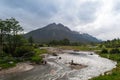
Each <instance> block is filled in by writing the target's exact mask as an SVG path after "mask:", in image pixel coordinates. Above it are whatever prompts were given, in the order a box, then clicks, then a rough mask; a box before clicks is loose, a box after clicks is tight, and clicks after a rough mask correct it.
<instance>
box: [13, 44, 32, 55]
mask: <svg viewBox="0 0 120 80" xmlns="http://www.w3.org/2000/svg"><path fill="white" fill-rule="evenodd" d="M33 49H34V48H33V47H31V46H21V47H18V48H16V50H15V54H14V56H15V57H23V56H26V57H29V56H33V55H34V52H33Z"/></svg>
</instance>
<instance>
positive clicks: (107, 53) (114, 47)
mask: <svg viewBox="0 0 120 80" xmlns="http://www.w3.org/2000/svg"><path fill="white" fill-rule="evenodd" d="M101 45H104V49H102V50H101V52H99V55H100V56H102V57H105V58H108V59H111V60H114V61H116V62H117V65H116V68H114V69H113V70H112V71H110V72H108V73H109V74H105V75H100V76H98V77H95V78H92V79H91V80H120V40H119V39H114V40H112V41H106V42H104V43H102V44H101Z"/></svg>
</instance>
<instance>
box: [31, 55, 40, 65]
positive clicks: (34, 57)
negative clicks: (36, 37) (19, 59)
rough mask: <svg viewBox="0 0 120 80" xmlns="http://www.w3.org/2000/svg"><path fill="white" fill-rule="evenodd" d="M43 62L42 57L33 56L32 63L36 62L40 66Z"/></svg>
mask: <svg viewBox="0 0 120 80" xmlns="http://www.w3.org/2000/svg"><path fill="white" fill-rule="evenodd" d="M41 61H42V58H41V57H40V56H33V57H32V58H31V62H35V63H36V64H40V63H41Z"/></svg>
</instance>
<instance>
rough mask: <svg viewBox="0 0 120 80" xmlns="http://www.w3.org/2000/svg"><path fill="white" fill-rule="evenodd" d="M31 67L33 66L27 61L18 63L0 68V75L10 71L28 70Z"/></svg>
mask: <svg viewBox="0 0 120 80" xmlns="http://www.w3.org/2000/svg"><path fill="white" fill-rule="evenodd" d="M33 68H34V66H33V65H30V64H29V63H18V64H17V65H16V66H15V67H13V68H8V69H3V70H1V71H0V75H6V74H11V73H18V72H24V71H29V70H31V69H33Z"/></svg>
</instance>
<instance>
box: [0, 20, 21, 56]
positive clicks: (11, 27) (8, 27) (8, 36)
mask: <svg viewBox="0 0 120 80" xmlns="http://www.w3.org/2000/svg"><path fill="white" fill-rule="evenodd" d="M22 31H23V29H22V27H21V26H20V25H19V22H18V21H17V20H16V19H15V18H10V19H6V20H0V46H2V47H0V48H1V49H2V50H4V51H6V52H8V53H11V54H14V51H15V49H16V48H17V47H19V46H20V44H22V35H21V32H22ZM3 45H4V46H3ZM2 50H1V51H2Z"/></svg>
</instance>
